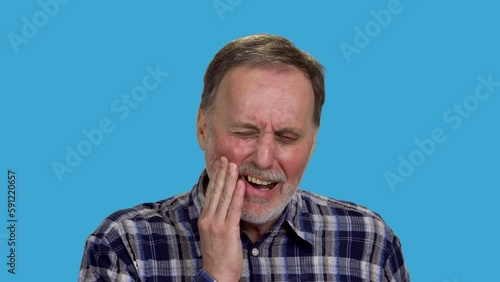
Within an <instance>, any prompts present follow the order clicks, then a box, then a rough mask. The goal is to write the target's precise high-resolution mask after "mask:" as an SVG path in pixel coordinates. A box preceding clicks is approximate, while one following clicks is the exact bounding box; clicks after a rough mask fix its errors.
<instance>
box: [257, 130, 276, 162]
mask: <svg viewBox="0 0 500 282" xmlns="http://www.w3.org/2000/svg"><path fill="white" fill-rule="evenodd" d="M275 147H276V142H275V140H274V134H273V133H264V134H262V135H261V136H260V137H259V140H258V142H257V145H256V148H255V156H254V158H255V160H254V162H255V164H256V165H257V166H258V167H259V168H262V169H265V168H271V167H272V166H273V162H274V157H275V156H274V154H275V149H276V148H275Z"/></svg>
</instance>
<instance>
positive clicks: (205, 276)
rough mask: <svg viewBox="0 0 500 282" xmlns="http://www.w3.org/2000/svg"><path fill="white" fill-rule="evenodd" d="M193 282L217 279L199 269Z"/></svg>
mask: <svg viewBox="0 0 500 282" xmlns="http://www.w3.org/2000/svg"><path fill="white" fill-rule="evenodd" d="M194 282H217V280H215V279H214V278H213V277H212V276H211V275H210V274H208V272H206V271H205V270H204V269H201V270H200V272H198V275H196V278H195V279H194Z"/></svg>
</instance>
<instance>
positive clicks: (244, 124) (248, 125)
mask: <svg viewBox="0 0 500 282" xmlns="http://www.w3.org/2000/svg"><path fill="white" fill-rule="evenodd" d="M229 127H230V128H247V129H255V130H259V127H258V126H257V125H255V124H251V123H248V122H236V123H233V124H231V125H230V126H229Z"/></svg>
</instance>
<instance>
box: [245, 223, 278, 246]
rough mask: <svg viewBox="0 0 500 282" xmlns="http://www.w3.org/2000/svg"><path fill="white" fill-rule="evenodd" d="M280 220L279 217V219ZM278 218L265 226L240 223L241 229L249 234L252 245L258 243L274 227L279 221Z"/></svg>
mask: <svg viewBox="0 0 500 282" xmlns="http://www.w3.org/2000/svg"><path fill="white" fill-rule="evenodd" d="M278 218H279V217H278ZM278 218H276V219H275V220H271V221H269V222H267V223H264V224H253V223H248V222H245V221H241V222H240V227H241V230H243V231H244V232H245V234H247V236H248V238H250V241H252V243H255V242H257V240H259V238H260V237H262V236H263V235H264V234H266V232H267V231H269V230H270V229H271V228H272V227H273V225H274V224H275V223H276V221H278Z"/></svg>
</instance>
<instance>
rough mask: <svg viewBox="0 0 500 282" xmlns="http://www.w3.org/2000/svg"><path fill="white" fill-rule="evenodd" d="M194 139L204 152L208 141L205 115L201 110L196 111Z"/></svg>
mask: <svg viewBox="0 0 500 282" xmlns="http://www.w3.org/2000/svg"><path fill="white" fill-rule="evenodd" d="M196 137H197V138H198V145H200V148H201V149H202V150H203V151H205V146H206V144H207V140H208V124H207V117H206V113H205V111H204V110H202V109H198V118H197V119H196Z"/></svg>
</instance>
